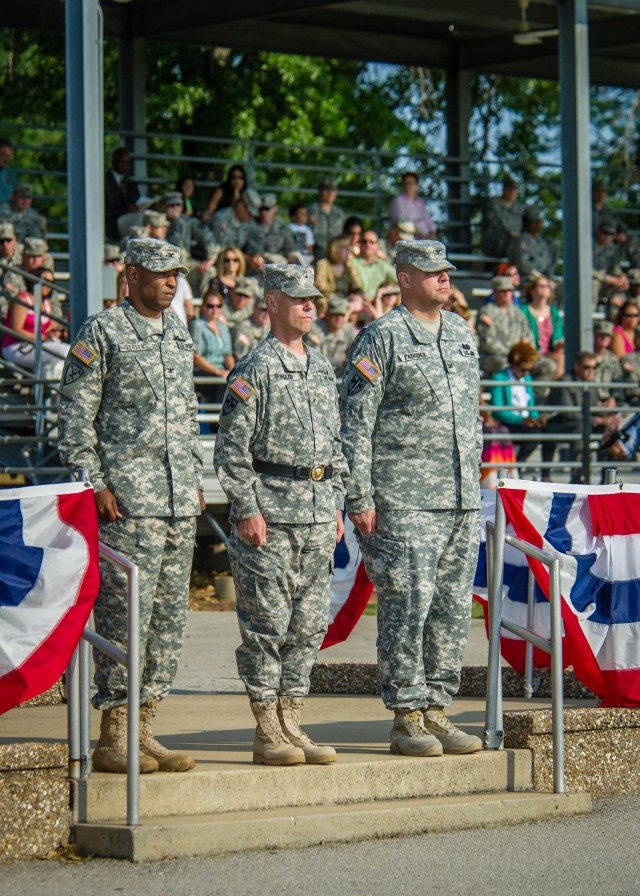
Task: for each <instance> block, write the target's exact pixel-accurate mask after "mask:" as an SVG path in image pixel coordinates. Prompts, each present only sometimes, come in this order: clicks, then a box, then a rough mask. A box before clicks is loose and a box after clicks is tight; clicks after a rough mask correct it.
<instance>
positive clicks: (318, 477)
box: [309, 464, 324, 482]
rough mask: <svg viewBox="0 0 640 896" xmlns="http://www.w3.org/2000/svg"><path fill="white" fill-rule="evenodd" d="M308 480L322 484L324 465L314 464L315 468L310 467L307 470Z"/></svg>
mask: <svg viewBox="0 0 640 896" xmlns="http://www.w3.org/2000/svg"><path fill="white" fill-rule="evenodd" d="M309 479H313V481H314V482H322V480H323V479H324V465H323V464H316V465H315V467H311V469H310V470H309Z"/></svg>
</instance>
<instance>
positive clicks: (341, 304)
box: [327, 296, 350, 314]
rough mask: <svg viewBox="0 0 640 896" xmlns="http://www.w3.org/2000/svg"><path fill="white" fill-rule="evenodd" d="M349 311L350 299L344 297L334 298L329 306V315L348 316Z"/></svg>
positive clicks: (330, 300)
mask: <svg viewBox="0 0 640 896" xmlns="http://www.w3.org/2000/svg"><path fill="white" fill-rule="evenodd" d="M349 310H350V309H349V299H347V298H345V297H344V296H334V297H333V298H332V299H329V304H328V305H327V312H328V313H329V314H348V313H349Z"/></svg>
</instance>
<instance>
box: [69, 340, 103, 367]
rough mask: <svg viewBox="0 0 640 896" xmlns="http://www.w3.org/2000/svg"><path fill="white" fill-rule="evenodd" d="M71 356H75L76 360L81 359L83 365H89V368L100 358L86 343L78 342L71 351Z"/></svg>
mask: <svg viewBox="0 0 640 896" xmlns="http://www.w3.org/2000/svg"><path fill="white" fill-rule="evenodd" d="M71 354H72V355H75V356H76V358H79V359H80V360H81V361H82V362H83V364H86V365H87V367H88V366H89V365H90V364H92V363H93V362H94V361H95V359H96V358H97V357H98V356H97V354H96V353H95V352H94V351H93V349H91V348H89V346H88V345H85V344H84V342H79V341H78V342H76V344H75V345H74V346H73V348H72V349H71Z"/></svg>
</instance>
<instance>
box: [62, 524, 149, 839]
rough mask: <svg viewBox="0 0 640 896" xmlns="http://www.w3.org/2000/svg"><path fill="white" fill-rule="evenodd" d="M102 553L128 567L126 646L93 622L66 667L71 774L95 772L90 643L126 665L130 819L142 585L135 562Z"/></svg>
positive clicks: (136, 814)
mask: <svg viewBox="0 0 640 896" xmlns="http://www.w3.org/2000/svg"><path fill="white" fill-rule="evenodd" d="M99 545H100V557H101V558H102V559H103V560H107V561H108V562H109V563H113V564H114V565H115V566H118V567H119V568H120V569H122V570H124V572H125V573H126V576H127V650H126V652H125V651H124V650H122V649H121V648H120V647H118V646H117V645H115V644H112V643H111V642H110V641H107V640H106V638H103V637H102V636H101V635H99V634H98V633H97V632H95V631H94V630H93V629H91V628H90V627H89V626H87V627H86V628H85V630H84V632H83V634H82V639H81V641H80V644H79V645H78V647H77V648H76V650H75V652H74V654H73V657H72V658H71V662H70V663H69V667H68V669H67V690H68V711H67V728H68V739H69V777H70V778H72V779H73V780H79V779H80V778H86V777H88V776H89V774H90V773H91V758H90V755H89V752H90V738H89V712H90V706H89V652H88V645H89V644H92V645H93V647H95V648H96V649H97V650H101V651H102V652H103V653H106V654H107V656H110V657H111V659H113V660H115V661H116V662H117V663H120V665H122V666H126V668H127V710H128V711H127V824H128V825H137V824H139V821H140V767H139V765H140V586H139V570H138V566H137V564H135V563H132V562H131V560H128V559H127V558H126V557H123V556H122V555H121V554H118V553H117V551H114V550H113V548H110V547H109V546H108V545H106V544H103V543H102V542H100V543H99Z"/></svg>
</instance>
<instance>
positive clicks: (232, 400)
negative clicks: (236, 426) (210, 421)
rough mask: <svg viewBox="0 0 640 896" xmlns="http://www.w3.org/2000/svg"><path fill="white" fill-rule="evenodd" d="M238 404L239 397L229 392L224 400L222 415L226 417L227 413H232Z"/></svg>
mask: <svg viewBox="0 0 640 896" xmlns="http://www.w3.org/2000/svg"><path fill="white" fill-rule="evenodd" d="M237 406H238V399H237V398H236V397H235V395H229V394H227V397H226V398H225V400H224V404H223V405H222V411H221V415H222V416H223V417H226V415H227V414H230V413H231V411H233V410H234V409H235V408H236V407H237Z"/></svg>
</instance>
